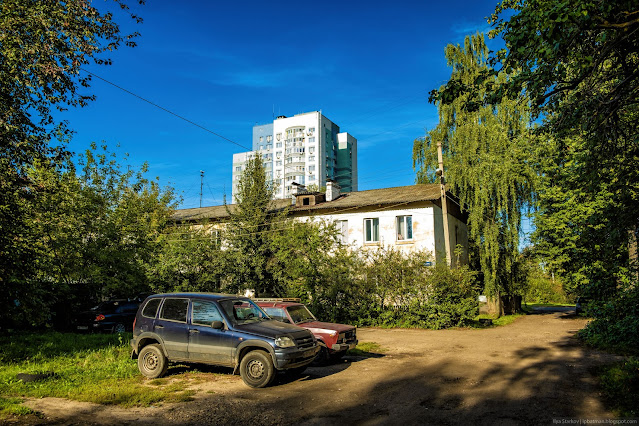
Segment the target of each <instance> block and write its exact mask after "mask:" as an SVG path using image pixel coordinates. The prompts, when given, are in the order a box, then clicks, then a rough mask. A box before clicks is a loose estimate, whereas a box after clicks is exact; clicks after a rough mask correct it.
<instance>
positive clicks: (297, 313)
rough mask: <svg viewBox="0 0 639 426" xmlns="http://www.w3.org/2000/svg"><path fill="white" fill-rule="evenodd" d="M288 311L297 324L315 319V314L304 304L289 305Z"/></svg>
mask: <svg viewBox="0 0 639 426" xmlns="http://www.w3.org/2000/svg"><path fill="white" fill-rule="evenodd" d="M288 313H289V315H290V316H291V319H292V320H293V322H294V323H295V324H300V323H303V322H309V321H315V317H314V316H313V314H312V313H311V312H310V311H309V310H308V309H307V308H306V306H304V305H300V306H289V307H288Z"/></svg>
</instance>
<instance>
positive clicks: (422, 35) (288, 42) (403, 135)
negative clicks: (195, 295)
mask: <svg viewBox="0 0 639 426" xmlns="http://www.w3.org/2000/svg"><path fill="white" fill-rule="evenodd" d="M496 3H497V2H496V1H494V0H488V1H486V0H474V1H470V0H450V1H447V2H428V1H417V0H410V1H402V0H400V1H395V2H384V3H378V2H370V1H368V2H364V1H346V0H342V1H324V2H292V1H283V2H282V1H280V2H262V1H235V2H221V1H217V0H216V1H188V0H186V1H183V2H179V3H176V2H169V1H154V0H149V1H148V2H147V4H146V5H144V6H135V8H134V10H135V11H136V12H137V13H139V14H140V15H141V16H142V17H143V18H144V23H142V24H140V25H135V24H133V23H129V22H126V21H122V20H120V22H122V25H121V27H122V29H123V30H124V31H131V30H133V31H135V30H137V31H139V32H140V33H141V36H140V37H139V38H138V39H137V43H138V46H137V47H136V48H133V49H129V48H125V47H122V48H120V49H119V50H117V51H115V52H113V53H112V54H111V56H110V57H111V58H112V59H113V65H111V66H108V67H104V66H102V67H100V66H89V67H87V69H88V70H90V71H91V72H94V73H95V74H97V75H99V76H100V77H102V78H104V79H106V80H108V81H110V82H113V83H115V84H117V85H119V86H121V87H123V88H125V89H127V90H129V91H131V92H134V93H135V94H137V95H139V96H141V97H144V98H146V99H148V100H150V101H152V102H153V103H155V104H158V105H160V106H162V107H164V108H166V109H168V110H171V111H173V112H175V113H176V114H179V115H181V116H183V117H185V118H187V119H189V120H191V121H193V122H195V123H197V124H199V125H201V126H203V127H205V128H207V129H209V130H210V131H212V132H215V133H218V134H220V135H223V136H224V137H225V138H228V139H230V140H232V141H234V142H235V143H237V144H238V145H241V146H244V147H246V149H245V148H242V147H240V146H238V145H235V144H232V143H230V142H228V141H226V140H224V139H221V138H219V137H217V136H215V135H213V134H211V133H209V132H207V131H205V130H202V129H201V128H198V127H196V126H194V125H192V124H189V123H188V122H186V121H183V120H181V119H179V118H177V117H175V116H173V115H170V114H168V113H166V112H164V111H162V110H160V109H158V108H155V107H153V106H152V105H149V104H148V103H145V102H144V101H142V100H140V99H138V98H136V97H134V96H131V95H130V94H128V93H126V92H124V91H121V90H119V89H117V88H115V87H113V86H112V85H109V84H108V83H105V82H103V81H101V80H99V79H96V78H94V79H93V83H92V86H91V89H90V90H91V92H92V93H95V94H96V95H97V100H96V101H95V102H93V103H92V104H91V105H90V106H88V107H86V108H82V109H77V110H72V111H69V112H68V113H65V114H64V116H63V118H65V119H68V120H69V122H70V125H71V128H73V129H74V130H75V131H76V135H75V137H74V139H73V141H72V142H71V145H70V149H71V150H73V151H76V152H79V151H83V150H85V149H86V148H87V147H88V146H89V144H90V142H92V141H95V142H98V143H99V142H101V141H105V142H106V143H107V144H108V146H109V147H110V148H111V149H112V150H115V151H116V152H118V153H119V154H124V153H128V154H129V163H131V164H133V165H136V166H137V165H140V164H142V163H143V162H145V161H146V162H148V163H149V166H150V175H151V176H153V177H155V176H158V177H159V178H160V181H161V183H162V184H166V185H171V186H173V187H174V188H175V189H176V191H177V193H178V194H179V195H180V196H181V197H182V198H183V203H182V205H181V207H183V208H190V207H198V206H199V204H200V170H203V171H204V172H205V174H204V188H203V205H205V206H209V205H218V204H222V202H223V197H224V194H226V195H227V199H228V200H230V193H231V172H232V168H231V164H232V156H233V153H236V152H241V151H246V150H248V149H249V148H250V146H251V132H252V126H253V125H255V124H264V123H268V122H270V121H272V119H273V112H275V115H287V116H290V115H294V114H297V113H301V112H309V111H316V110H321V111H322V113H323V114H324V115H325V116H326V117H328V118H329V119H330V120H332V121H333V122H335V123H336V124H338V125H339V126H340V129H341V131H345V132H348V133H350V134H352V135H353V136H354V137H355V138H357V140H358V154H359V155H358V163H359V189H360V190H366V189H374V188H384V187H392V186H401V185H411V184H413V183H414V182H415V174H414V172H413V170H412V145H413V140H414V139H415V138H418V137H421V136H423V135H424V133H425V129H428V128H431V127H433V126H434V125H435V124H436V123H437V111H436V108H435V107H434V106H432V105H429V104H428V102H427V98H428V92H429V91H430V90H431V89H434V88H437V87H439V86H440V85H441V84H443V83H445V82H446V81H447V79H448V77H449V76H450V69H449V68H448V67H447V66H446V61H445V58H444V47H445V46H446V44H448V43H463V39H464V36H465V35H467V34H471V33H475V32H477V31H487V30H488V29H489V26H488V24H487V23H486V17H487V16H489V15H490V14H491V13H492V12H493V10H494V7H495V4H496ZM177 4H179V6H176V5H177ZM96 5H98V7H101V5H100V4H99V3H96ZM489 46H490V44H489ZM117 145H119V147H118V148H116V146H117Z"/></svg>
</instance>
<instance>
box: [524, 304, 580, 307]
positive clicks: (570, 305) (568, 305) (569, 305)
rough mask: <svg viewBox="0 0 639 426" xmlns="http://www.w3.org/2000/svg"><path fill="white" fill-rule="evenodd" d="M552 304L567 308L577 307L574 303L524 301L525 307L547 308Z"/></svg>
mask: <svg viewBox="0 0 639 426" xmlns="http://www.w3.org/2000/svg"><path fill="white" fill-rule="evenodd" d="M551 306H556V307H565V308H569V307H573V308H574V307H575V304H574V303H524V307H525V308H547V307H551Z"/></svg>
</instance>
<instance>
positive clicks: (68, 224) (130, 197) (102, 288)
mask: <svg viewBox="0 0 639 426" xmlns="http://www.w3.org/2000/svg"><path fill="white" fill-rule="evenodd" d="M72 160H74V159H73V158H71V159H69V160H68V161H66V162H64V163H57V162H54V161H52V160H49V161H48V162H44V161H36V164H35V165H34V167H33V168H32V169H31V170H30V172H29V174H28V178H29V182H30V183H31V184H30V192H31V193H33V194H34V197H33V200H31V201H30V202H29V203H28V207H26V208H28V212H29V217H28V220H26V221H25V225H26V226H25V228H24V229H25V233H24V238H27V239H28V242H29V244H30V249H31V253H32V263H33V266H32V275H31V276H28V277H23V278H24V279H23V281H21V282H20V283H17V282H16V283H13V282H12V283H11V285H8V286H5V293H9V294H10V295H11V296H10V297H11V298H12V300H13V306H14V307H16V306H17V305H16V302H17V304H18V306H19V309H12V310H11V312H7V311H3V312H2V314H0V315H2V316H4V314H10V315H11V316H13V317H16V318H22V317H23V316H24V318H28V321H27V323H28V322H33V323H37V322H38V321H40V320H43V319H44V318H46V316H47V314H48V308H49V307H50V306H51V304H52V303H55V302H57V301H65V302H67V303H70V302H71V299H72V298H73V295H74V293H79V294H81V295H83V296H84V297H87V298H92V299H97V298H100V297H107V296H112V297H133V296H135V295H136V294H137V293H139V292H142V291H148V279H147V270H148V268H147V265H148V264H150V263H153V260H154V259H155V258H156V256H157V254H158V251H159V249H160V246H159V239H160V237H161V232H162V230H163V228H164V226H165V223H166V221H167V219H168V217H169V215H170V213H171V211H172V208H173V207H174V206H175V203H174V196H173V191H172V189H170V188H164V189H162V188H160V187H159V185H158V183H157V181H155V180H151V179H148V178H147V177H146V176H145V175H146V172H147V167H146V165H144V166H142V167H141V168H140V170H138V171H135V170H133V169H132V168H127V170H126V171H125V170H123V164H122V163H121V162H120V161H118V158H117V157H116V156H115V154H112V153H109V151H107V149H106V147H104V146H103V147H101V148H98V147H97V146H96V145H95V144H94V145H93V146H92V149H90V150H87V151H86V152H85V154H84V155H82V156H79V158H78V159H77V160H76V161H77V163H79V164H81V165H82V167H81V169H80V170H78V169H77V168H76V164H75V163H74V161H72ZM32 292H33V293H32ZM10 305H11V304H10ZM43 317H44V318H43Z"/></svg>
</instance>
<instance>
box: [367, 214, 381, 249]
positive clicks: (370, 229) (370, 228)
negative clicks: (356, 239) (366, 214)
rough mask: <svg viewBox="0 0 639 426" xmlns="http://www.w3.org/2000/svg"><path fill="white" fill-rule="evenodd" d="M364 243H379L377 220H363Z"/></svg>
mask: <svg viewBox="0 0 639 426" xmlns="http://www.w3.org/2000/svg"><path fill="white" fill-rule="evenodd" d="M364 242H365V243H376V242H379V218H371V219H364Z"/></svg>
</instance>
